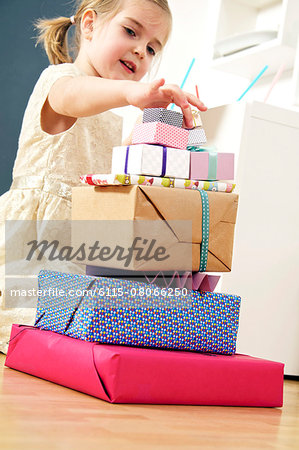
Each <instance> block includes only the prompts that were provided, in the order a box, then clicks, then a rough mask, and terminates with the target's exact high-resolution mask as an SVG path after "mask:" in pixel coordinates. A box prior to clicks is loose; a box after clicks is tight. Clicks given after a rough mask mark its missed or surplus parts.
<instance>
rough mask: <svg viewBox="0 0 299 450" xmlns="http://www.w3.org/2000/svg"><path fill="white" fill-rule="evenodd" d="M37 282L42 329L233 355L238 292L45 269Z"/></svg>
mask: <svg viewBox="0 0 299 450" xmlns="http://www.w3.org/2000/svg"><path fill="white" fill-rule="evenodd" d="M38 283H39V287H38V289H39V293H41V296H40V298H39V300H38V307H37V316H36V323H35V325H36V326H39V327H41V328H42V329H46V330H51V331H55V332H58V333H62V334H65V335H67V336H70V337H73V338H77V339H82V340H85V341H92V342H101V343H110V344H121V345H130V346H137V347H153V348H165V349H166V348H172V349H177V350H195V351H200V352H213V353H220V354H228V355H229V354H233V353H235V350H236V339H237V331H238V322H239V310H240V300H241V299H240V297H238V296H235V295H226V294H215V293H211V292H205V293H199V292H196V291H189V290H187V289H185V290H180V289H167V288H164V289H161V288H158V287H155V286H149V285H148V284H146V283H138V282H133V281H128V280H117V279H113V278H102V277H98V278H96V277H95V278H94V277H89V276H85V275H73V274H68V273H58V272H54V271H47V270H42V271H40V273H39V277H38ZM53 293H54V294H53ZM57 293H59V296H57ZM68 300H70V301H68ZM75 300H76V302H77V304H76V306H75V305H74V301H75Z"/></svg>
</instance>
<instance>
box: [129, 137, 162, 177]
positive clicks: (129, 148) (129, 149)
mask: <svg viewBox="0 0 299 450" xmlns="http://www.w3.org/2000/svg"><path fill="white" fill-rule="evenodd" d="M129 152H130V146H129V145H128V146H127V151H126V159H125V169H124V172H125V174H126V175H128V162H129ZM166 165H167V147H165V146H164V145H163V154H162V171H161V175H160V177H164V176H165V173H166Z"/></svg>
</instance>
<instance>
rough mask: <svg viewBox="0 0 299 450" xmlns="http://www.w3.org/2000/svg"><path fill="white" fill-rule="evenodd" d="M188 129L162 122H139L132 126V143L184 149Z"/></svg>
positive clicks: (186, 142)
mask: <svg viewBox="0 0 299 450" xmlns="http://www.w3.org/2000/svg"><path fill="white" fill-rule="evenodd" d="M188 137H189V131H188V130H185V129H184V128H178V127H174V126H173V125H168V124H166V123H162V122H149V123H140V124H138V125H136V126H135V127H134V131H133V137H132V144H159V145H165V146H166V147H174V148H181V149H183V150H186V148H187V144H188Z"/></svg>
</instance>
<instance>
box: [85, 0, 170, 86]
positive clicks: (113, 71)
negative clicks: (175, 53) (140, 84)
mask: <svg viewBox="0 0 299 450" xmlns="http://www.w3.org/2000/svg"><path fill="white" fill-rule="evenodd" d="M94 18H95V21H94V22H93V23H92V24H89V28H90V30H91V31H90V34H88V29H87V32H86V33H85V34H84V33H82V34H83V42H82V44H83V45H82V46H81V49H80V53H79V56H80V59H81V62H82V57H83V60H84V65H85V67H84V71H85V72H86V73H88V74H89V75H95V76H100V77H102V78H110V79H112V80H134V81H139V80H140V79H141V78H142V77H143V76H144V75H145V74H146V73H147V72H148V70H149V69H150V66H151V64H152V62H153V60H154V57H155V55H156V54H157V53H158V52H159V51H160V50H161V49H162V47H163V45H164V44H165V41H166V39H167V35H168V30H169V18H168V16H167V14H166V13H165V12H164V11H163V10H162V9H161V8H160V7H159V6H158V5H156V4H154V3H152V2H150V1H148V0H124V4H123V8H122V10H121V11H120V12H119V13H118V14H116V16H114V17H113V18H112V19H111V20H110V21H107V22H106V23H104V24H101V22H100V19H99V18H97V17H96V16H95V13H94ZM82 22H83V25H82V26H84V20H83V21H82ZM87 23H88V21H87Z"/></svg>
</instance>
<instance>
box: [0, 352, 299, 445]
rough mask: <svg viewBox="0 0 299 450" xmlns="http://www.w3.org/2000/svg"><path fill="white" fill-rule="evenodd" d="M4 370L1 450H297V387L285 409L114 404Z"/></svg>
mask: <svg viewBox="0 0 299 450" xmlns="http://www.w3.org/2000/svg"><path fill="white" fill-rule="evenodd" d="M3 365H4V355H2V354H0V386H1V388H0V448H1V450H5V449H24V450H26V449H38V450H44V449H51V450H52V449H72V450H73V449H83V450H89V449H103V450H106V449H121V450H123V449H130V450H131V449H138V450H140V449H141V450H142V449H153V448H157V449H173V448H174V449H185V448H187V449H198V448H203V449H206V448H227V449H268V448H269V449H273V448H275V449H279V450H280V449H292V448H294V449H299V381H290V380H288V381H285V389H284V407H283V408H281V409H273V408H272V409H271V408H269V409H268V408H237V407H208V406H156V405H111V404H109V403H106V402H103V401H101V400H98V399H96V398H93V397H89V396H88V395H85V394H81V393H79V392H75V391H72V390H71V389H67V388H64V387H61V386H58V385H55V384H53V383H49V382H47V381H44V380H40V379H38V378H35V377H32V376H30V375H26V374H23V373H21V372H17V371H15V370H12V369H8V368H4V367H3Z"/></svg>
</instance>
